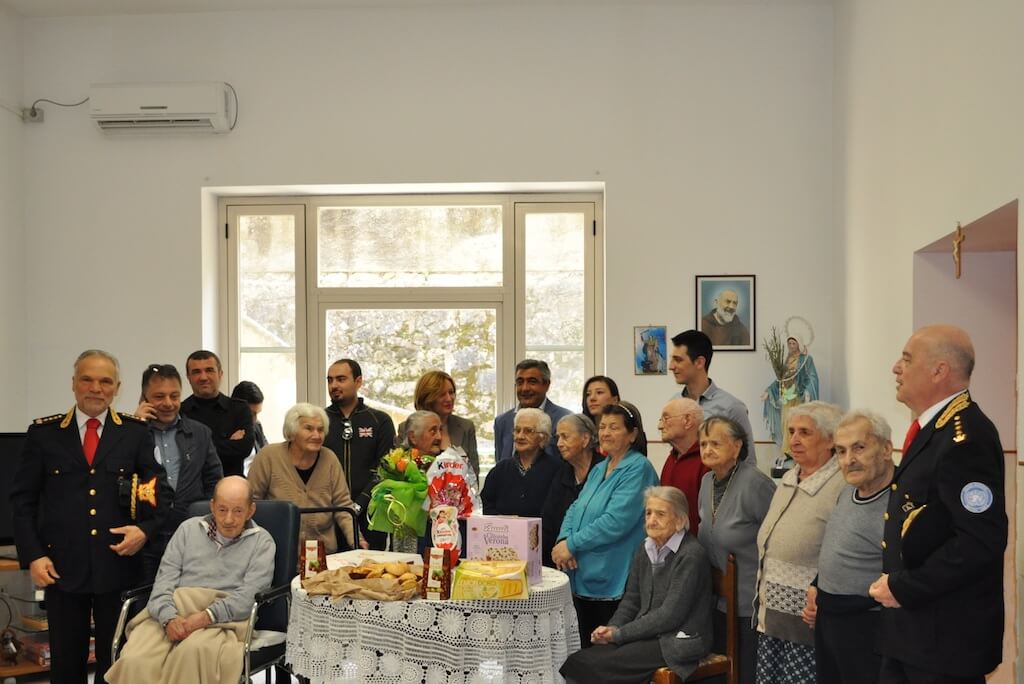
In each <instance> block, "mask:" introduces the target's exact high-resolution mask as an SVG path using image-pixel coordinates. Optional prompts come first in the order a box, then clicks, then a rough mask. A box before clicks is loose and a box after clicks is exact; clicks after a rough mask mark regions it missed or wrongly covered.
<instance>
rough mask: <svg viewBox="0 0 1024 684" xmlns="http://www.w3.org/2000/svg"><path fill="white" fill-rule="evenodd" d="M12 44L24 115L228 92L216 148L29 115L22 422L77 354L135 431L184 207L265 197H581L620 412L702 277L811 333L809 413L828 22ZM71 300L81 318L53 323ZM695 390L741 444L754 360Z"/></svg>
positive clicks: (616, 15)
mask: <svg viewBox="0 0 1024 684" xmlns="http://www.w3.org/2000/svg"><path fill="white" fill-rule="evenodd" d="M24 33H25V42H24V45H25V48H24V54H25V74H26V78H25V84H26V85H25V88H26V96H27V97H39V96H47V97H51V98H53V99H65V100H75V99H78V98H80V97H83V96H84V95H85V94H86V87H87V85H88V84H89V83H90V82H106V81H118V80H227V81H230V82H232V83H233V84H234V85H235V87H236V88H237V90H238V93H239V96H240V98H241V117H240V123H239V126H238V129H237V130H235V131H234V132H233V133H231V134H230V135H226V136H222V137H199V138H181V137H175V138H169V139H152V138H151V139H145V138H131V139H112V138H106V137H103V136H101V135H100V134H99V133H97V132H96V131H94V130H93V128H92V126H91V124H90V123H89V121H88V117H87V115H86V114H85V112H84V111H81V110H61V111H56V110H54V109H53V108H51V109H50V110H48V111H47V123H46V124H45V126H43V127H36V128H33V129H31V130H28V131H26V137H25V145H26V153H27V154H26V156H27V158H28V164H27V167H28V168H27V174H26V178H25V185H26V191H27V192H26V206H28V207H29V208H30V211H29V215H28V229H29V230H28V247H27V255H28V259H27V261H28V263H29V265H30V268H29V273H28V285H29V288H30V291H32V292H33V297H34V298H35V299H37V300H38V301H45V302H49V303H50V306H47V307H45V308H44V307H31V308H30V311H29V313H28V316H27V319H28V320H27V329H26V337H27V339H28V340H29V342H30V351H29V354H28V359H27V364H26V367H27V372H28V373H29V374H30V376H31V377H32V378H33V382H32V385H31V387H29V390H28V399H27V406H28V410H29V412H30V413H33V414H39V413H40V412H48V411H54V410H57V409H60V408H62V407H64V405H65V404H67V403H69V401H68V399H69V397H68V393H67V388H66V380H65V378H66V375H67V370H66V366H67V364H68V363H69V361H70V359H71V358H72V357H73V356H74V355H75V353H77V351H79V349H80V348H82V347H85V346H93V345H95V346H103V347H107V348H109V349H111V350H112V351H114V352H115V353H118V354H120V356H121V357H122V363H123V365H124V366H125V371H126V377H127V381H128V382H130V385H127V386H126V387H127V389H126V390H124V391H123V392H122V394H123V397H122V402H121V404H122V406H128V407H134V399H135V396H136V391H137V390H136V389H135V383H136V377H137V376H138V372H139V371H140V370H141V367H142V365H143V364H145V363H147V362H150V361H154V360H170V361H175V362H178V363H181V362H182V361H183V359H184V356H185V354H186V353H187V352H188V351H190V350H191V349H193V348H196V347H198V346H199V345H200V344H201V341H202V339H203V336H204V335H205V334H208V333H209V331H208V330H207V329H205V328H204V325H203V322H202V320H201V315H200V308H201V302H202V301H203V293H202V290H201V278H202V274H203V269H201V267H200V263H199V262H200V258H199V254H200V250H201V244H202V242H203V241H202V240H201V236H200V232H199V226H200V213H201V206H200V193H201V188H202V187H204V186H231V185H276V184H282V183H391V182H486V181H508V182H521V181H525V182H530V181H534V182H536V181H588V180H603V181H605V182H606V183H607V215H606V221H607V226H608V237H607V253H608V254H609V255H613V256H610V257H609V259H608V262H609V263H608V267H607V279H606V285H607V325H608V347H607V350H608V371H609V373H610V374H611V375H613V376H614V377H616V378H617V379H619V380H620V386H621V387H622V390H623V394H624V395H625V396H627V397H629V398H630V399H632V400H634V401H636V402H637V403H638V404H639V405H640V407H641V409H642V410H643V412H644V413H645V414H647V415H649V416H652V417H653V416H655V415H657V413H658V412H659V411H660V408H661V405H662V403H663V401H664V399H665V398H666V397H667V395H669V394H670V393H671V392H672V391H673V390H674V387H675V386H674V385H673V384H672V382H671V380H670V379H668V378H649V377H640V378H637V377H634V376H633V375H632V366H631V365H630V363H631V362H630V360H631V344H632V327H633V325H635V324H643V323H664V324H667V325H668V326H669V329H670V330H671V331H672V332H677V331H679V330H682V329H685V328H689V327H692V326H693V317H694V284H693V283H694V280H693V276H694V275H695V274H698V273H723V272H731V273H755V274H757V276H758V282H757V285H758V296H759V310H758V330H757V333H758V338H761V337H762V336H763V335H764V334H765V333H766V332H767V329H768V326H769V325H771V324H777V325H778V324H781V323H782V322H783V321H784V320H785V318H786V317H788V316H789V315H792V314H800V315H803V316H805V317H807V318H808V319H810V320H811V321H812V323H813V324H814V325H815V328H816V330H817V334H818V340H817V341H816V342H815V347H814V352H815V356H816V361H817V363H818V367H819V368H820V369H822V375H823V376H824V386H825V390H826V396H828V388H829V382H830V380H829V372H828V369H829V368H830V366H831V365H832V363H833V355H834V353H835V350H834V345H833V342H834V340H833V339H832V332H831V329H832V319H831V317H832V311H833V302H832V296H831V295H832V284H831V279H832V276H831V273H832V270H833V266H832V264H831V263H830V260H829V255H830V254H831V252H832V238H831V232H830V224H831V220H832V203H831V189H832V181H831V168H832V153H831V140H832V130H831V119H832V100H831V79H832V65H831V55H832V10H831V7H830V5H829V4H828V3H818V2H791V3H763V4H751V3H745V2H735V3H732V2H721V3H665V4H660V3H659V4H646V3H643V4H641V3H623V4H621V5H620V4H614V3H609V4H600V5H597V6H593V5H583V4H578V3H572V4H566V5H559V4H554V5H552V4H540V3H530V4H527V5H525V6H520V5H517V4H512V3H509V4H496V5H488V6H484V7H481V6H444V5H441V6H433V7H430V8H428V9H419V8H408V7H407V8H385V9H346V10H339V11H316V12H303V13H224V14H194V15H174V16H120V17H100V18H68V19H29V20H26V21H25V32H24ZM207 242H209V240H207ZM44 266H45V268H44ZM83 291H89V292H94V293H95V294H96V295H97V296H98V297H99V299H100V306H99V307H98V310H97V311H94V312H92V313H88V314H87V313H85V312H84V311H83V310H81V309H80V308H78V307H77V306H75V305H74V304H73V303H72V300H73V298H74V296H75V293H76V292H83ZM55 311H59V312H60V314H59V315H54V312H55ZM72 330H73V331H75V332H74V333H69V332H68V331H72ZM712 377H713V378H714V379H715V380H716V381H717V382H718V383H719V384H721V385H722V386H723V387H726V388H728V389H730V390H732V391H733V392H735V393H736V394H738V395H740V397H741V398H743V399H744V400H746V401H747V402H748V403H749V404H750V405H751V413H752V422H753V423H754V425H755V428H756V429H757V430H758V433H759V434H761V435H764V429H763V428H762V427H761V420H760V406H759V400H758V397H759V395H760V392H761V390H762V388H763V387H764V386H765V385H767V384H768V381H769V380H770V378H771V373H770V370H769V367H768V364H767V362H766V361H765V360H764V358H763V353H762V352H761V351H758V352H757V353H745V354H743V353H731V354H721V355H720V356H718V357H716V359H715V361H714V366H713V368H712ZM648 422H651V423H652V425H651V433H652V436H655V435H656V433H655V431H654V425H653V420H650V419H649V421H648Z"/></svg>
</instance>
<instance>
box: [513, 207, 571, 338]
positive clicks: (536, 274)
mask: <svg viewBox="0 0 1024 684" xmlns="http://www.w3.org/2000/svg"><path fill="white" fill-rule="evenodd" d="M525 229H526V346H527V347H538V346H546V345H571V346H573V347H579V348H580V349H582V348H583V310H584V274H583V270H584V262H583V248H584V243H583V239H584V233H583V231H584V225H583V214H582V213H559V214H533V213H531V214H527V215H526V222H525Z"/></svg>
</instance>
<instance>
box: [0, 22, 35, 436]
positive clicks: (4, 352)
mask: <svg viewBox="0 0 1024 684" xmlns="http://www.w3.org/2000/svg"><path fill="white" fill-rule="evenodd" d="M22 81H23V73H22V41H21V19H20V18H19V17H17V16H15V15H13V14H11V13H10V12H9V11H8V10H6V9H5V8H4V7H3V6H0V359H3V361H2V362H0V387H2V388H3V391H2V392H0V432H2V431H14V430H24V429H25V424H26V422H27V419H28V415H27V413H26V411H25V353H26V348H27V338H26V335H25V307H26V305H27V304H28V302H30V301H31V302H32V303H33V304H37V303H38V302H36V301H35V300H32V299H31V298H30V297H27V296H26V291H25V284H24V281H25V266H24V263H25V240H24V234H25V227H24V224H25V205H24V202H23V195H24V188H25V184H24V176H23V170H22V165H23V164H24V161H25V156H24V151H23V149H24V145H23V142H22V127H23V126H25V125H26V124H23V123H22V121H21V119H20V118H19V117H18V116H17V115H16V114H15V113H14V112H17V111H20V109H21V107H22V104H23V102H22V94H23V93H22ZM10 110H13V111H10Z"/></svg>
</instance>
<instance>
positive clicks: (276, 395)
mask: <svg viewBox="0 0 1024 684" xmlns="http://www.w3.org/2000/svg"><path fill="white" fill-rule="evenodd" d="M238 377H239V378H241V379H242V380H252V381H253V382H255V383H256V384H257V385H259V387H260V389H261V390H263V412H262V413H260V415H259V421H260V422H261V423H262V424H263V431H264V432H265V433H266V435H267V440H268V441H269V442H271V443H273V442H280V441H282V440H283V439H284V436H283V435H282V434H281V426H282V425H283V424H284V414H285V412H287V411H288V409H290V408H291V407H292V406H294V405H295V401H296V399H295V397H296V393H297V390H296V387H295V354H294V353H291V352H242V354H241V358H240V363H239V368H238ZM221 389H222V390H225V392H224V393H225V394H231V389H230V388H223V387H222V388H221Z"/></svg>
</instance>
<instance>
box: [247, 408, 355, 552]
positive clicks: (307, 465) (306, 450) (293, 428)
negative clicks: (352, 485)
mask: <svg viewBox="0 0 1024 684" xmlns="http://www.w3.org/2000/svg"><path fill="white" fill-rule="evenodd" d="M325 434H327V413H326V412H325V411H324V410H323V409H322V408H320V407H319V406H314V405H312V404H305V403H300V404H296V405H295V406H292V407H291V408H290V409H288V413H286V414H285V416H284V438H285V440H286V441H284V442H280V443H278V444H268V445H267V446H265V447H263V448H262V449H260V452H259V453H258V454H256V458H255V460H253V462H252V466H251V467H250V468H249V482H250V484H252V490H253V496H255V498H257V499H277V500H284V501H291V502H292V503H294V504H295V505H296V506H298V507H299V508H317V507H322V506H347V507H349V508H351V507H352V497H351V495H350V494H349V491H348V485H347V484H345V473H344V471H343V470H342V469H341V462H340V461H339V460H338V457H337V456H336V455H335V453H334V452H333V451H331V450H330V449H327V448H326V447H324V445H323V444H324V435H325ZM335 522H337V524H338V528H340V529H341V531H342V532H343V533H344V535H345V540H346V541H347V542H348V545H349V547H350V548H351V547H352V517H351V516H350V515H349V514H347V513H333V514H332V513H311V514H307V515H304V516H302V526H301V529H300V532H299V534H300V537H301V538H302V539H303V540H306V539H322V540H323V541H324V547H325V548H326V550H327V553H329V554H330V553H334V552H336V551H337V550H338V539H337V537H336V536H335V532H334V523H335Z"/></svg>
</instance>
